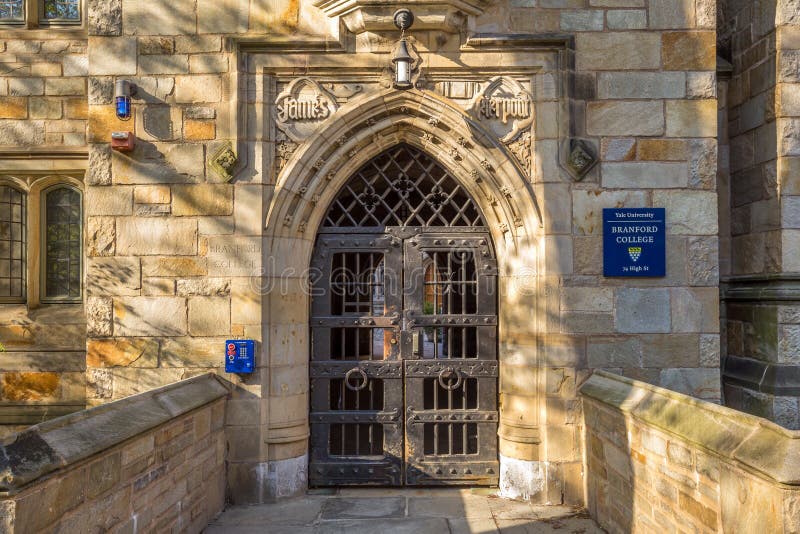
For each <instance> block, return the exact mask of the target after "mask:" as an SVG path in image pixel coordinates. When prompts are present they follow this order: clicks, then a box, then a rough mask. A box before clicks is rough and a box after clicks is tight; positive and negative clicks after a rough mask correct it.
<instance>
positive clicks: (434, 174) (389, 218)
mask: <svg viewBox="0 0 800 534" xmlns="http://www.w3.org/2000/svg"><path fill="white" fill-rule="evenodd" d="M323 226H324V227H326V228H333V227H368V228H376V227H377V228H382V227H386V226H462V227H463V226H485V223H484V221H483V218H482V217H481V214H480V211H479V210H478V207H477V206H476V205H475V202H474V201H473V200H472V198H470V196H469V194H468V193H467V192H466V191H465V190H464V188H463V187H461V185H459V183H458V182H457V181H456V180H455V179H454V178H453V177H452V176H451V175H450V173H449V172H447V170H446V169H444V167H442V166H441V165H440V164H439V163H438V162H436V160H434V159H433V158H431V157H430V156H428V155H427V154H425V153H424V152H422V151H421V150H419V149H417V148H414V147H412V146H410V145H407V144H400V145H397V146H395V147H392V148H391V149H389V150H386V151H385V152H383V153H382V154H380V155H378V156H377V157H375V158H373V159H372V160H370V161H369V162H368V163H366V164H365V165H364V166H362V167H361V168H360V169H359V170H358V171H357V172H356V173H355V174H354V175H353V177H352V178H351V179H350V180H349V181H348V182H347V184H345V185H344V187H343V188H342V190H341V191H339V195H338V196H337V198H336V200H334V202H333V204H332V205H331V207H330V209H329V210H328V213H327V215H326V216H325V220H324V222H323Z"/></svg>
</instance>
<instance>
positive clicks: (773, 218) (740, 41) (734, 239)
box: [719, 1, 800, 428]
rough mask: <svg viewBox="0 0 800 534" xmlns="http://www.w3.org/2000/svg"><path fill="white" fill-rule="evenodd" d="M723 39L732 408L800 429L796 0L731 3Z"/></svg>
mask: <svg viewBox="0 0 800 534" xmlns="http://www.w3.org/2000/svg"><path fill="white" fill-rule="evenodd" d="M722 7H723V9H722V10H721V12H720V13H721V21H720V29H719V39H720V43H721V51H722V54H723V56H725V57H727V59H729V60H730V61H731V63H732V67H733V70H732V73H731V78H730V81H729V82H727V83H726V87H725V91H726V95H727V99H726V100H727V101H726V104H727V109H726V112H725V114H724V115H723V120H725V121H726V126H727V128H726V136H727V139H723V140H722V141H721V142H722V143H724V144H729V146H730V158H729V165H726V166H725V167H724V168H723V167H721V168H720V170H721V172H722V177H721V181H722V182H724V183H725V184H726V189H727V191H726V192H725V193H724V195H723V196H724V197H725V199H726V200H727V203H725V204H722V205H721V206H722V208H721V210H722V212H721V219H722V220H724V221H729V223H728V224H727V225H725V227H724V228H723V232H725V234H726V236H725V237H724V238H723V240H724V241H725V242H726V243H727V242H728V236H729V238H730V244H729V245H726V246H725V247H724V249H723V257H722V260H721V262H722V265H724V269H723V273H722V274H723V278H724V282H725V283H724V284H723V297H724V298H725V301H726V302H725V306H724V307H723V318H722V319H723V324H724V326H725V329H724V331H723V354H724V355H725V356H726V358H725V360H724V365H723V367H724V381H725V391H724V393H725V403H726V404H727V405H729V406H733V407H736V408H738V409H741V410H744V411H747V412H749V413H753V414H756V415H761V416H764V417H768V418H770V419H772V420H774V421H777V422H778V423H780V424H782V425H784V426H786V427H788V428H800V421H798V406H799V405H798V399H800V366H798V364H799V363H800V350H799V349H800V347H798V344H797V343H796V337H797V336H796V332H795V331H796V330H797V323H796V322H795V319H796V317H795V315H796V313H795V309H796V308H797V306H798V304H800V286H798V277H797V272H798V271H799V270H800V263H798V257H800V254H798V251H799V250H800V245H799V244H798V243H800V233H799V232H798V231H797V230H796V229H795V228H797V227H798V225H800V220H798V218H797V216H798V212H797V210H796V209H795V208H796V205H798V198H800V197H798V193H800V185H798V184H800V178H798V174H797V172H796V169H797V163H796V162H797V150H796V149H797V138H798V135H797V133H798V132H797V130H796V128H795V123H796V122H797V116H798V113H800V110H798V109H797V106H796V105H795V103H796V101H797V95H798V94H800V93H798V91H800V83H798V82H800V78H798V76H797V72H796V69H795V68H793V67H792V66H791V65H793V64H796V61H795V58H796V56H797V49H798V48H799V47H800V37H798V36H800V27H798V25H797V23H796V17H797V13H796V12H797V6H796V5H794V4H793V3H792V2H786V1H773V2H727V3H725V4H723V6H722Z"/></svg>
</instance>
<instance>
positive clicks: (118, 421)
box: [0, 373, 228, 493]
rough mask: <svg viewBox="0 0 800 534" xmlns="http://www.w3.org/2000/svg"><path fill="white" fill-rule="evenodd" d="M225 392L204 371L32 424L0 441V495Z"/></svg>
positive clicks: (109, 446) (203, 403)
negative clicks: (143, 391)
mask: <svg viewBox="0 0 800 534" xmlns="http://www.w3.org/2000/svg"><path fill="white" fill-rule="evenodd" d="M227 394H228V389H227V388H226V387H225V386H224V385H223V383H222V381H221V380H220V379H219V378H217V376H216V375H214V374H212V373H207V374H204V375H200V376H196V377H193V378H189V379H187V380H182V381H180V382H176V383H174V384H169V385H167V386H164V387H161V388H157V389H153V390H151V391H147V392H145V393H140V394H138V395H133V396H130V397H126V398H124V399H121V400H118V401H115V402H110V403H108V404H104V405H102V406H97V407H94V408H90V409H88V410H83V411H80V412H77V413H73V414H70V415H65V416H63V417H59V418H56V419H52V420H50V421H46V422H44V423H40V424H38V425H35V426H32V427H30V428H28V429H25V430H23V431H22V432H20V433H18V434H14V435H11V436H9V437H7V438H5V439H3V440H0V491H1V492H7V493H15V492H17V491H19V490H20V489H22V488H23V487H24V486H25V485H27V484H29V483H31V482H33V481H35V480H37V479H38V478H40V477H42V476H44V475H47V474H48V473H51V472H53V471H56V470H57V469H62V468H64V467H67V466H69V465H72V464H75V463H77V462H79V461H81V460H84V459H86V458H89V457H90V456H93V455H95V454H97V453H99V452H102V451H104V450H106V449H109V448H111V447H113V446H115V445H119V444H120V443H122V442H124V441H126V440H128V439H131V438H134V437H136V436H138V435H140V434H142V433H143V432H146V431H148V430H150V429H152V428H155V427H157V426H159V425H162V424H164V423H166V422H168V421H170V420H172V419H174V418H175V417H178V416H180V415H183V414H185V413H188V412H190V411H192V410H195V409H197V408H200V407H201V406H204V405H206V404H208V403H210V402H212V401H215V400H217V399H219V398H221V397H224V396H226V395H227Z"/></svg>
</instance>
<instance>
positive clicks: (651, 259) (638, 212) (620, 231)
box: [603, 208, 667, 277]
mask: <svg viewBox="0 0 800 534" xmlns="http://www.w3.org/2000/svg"><path fill="white" fill-rule="evenodd" d="M665 217H666V213H665V210H664V208H604V209H603V276H649V277H660V276H666V275H667V265H666V264H667V252H666V250H667V240H666V225H665V223H664V221H665Z"/></svg>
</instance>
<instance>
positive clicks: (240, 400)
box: [0, 0, 800, 502]
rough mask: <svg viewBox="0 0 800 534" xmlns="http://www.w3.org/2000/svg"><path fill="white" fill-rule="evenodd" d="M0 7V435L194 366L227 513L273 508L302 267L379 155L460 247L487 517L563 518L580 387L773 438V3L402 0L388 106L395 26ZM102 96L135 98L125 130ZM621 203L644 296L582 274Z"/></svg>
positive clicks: (248, 9) (335, 7)
mask: <svg viewBox="0 0 800 534" xmlns="http://www.w3.org/2000/svg"><path fill="white" fill-rule="evenodd" d="M6 3H7V4H14V5H17V4H18V5H19V6H22V8H20V9H21V10H18V11H12V12H10V13H12V14H15V13H16V14H17V15H18V14H19V13H21V15H18V16H17V15H14V16H11V15H9V16H8V17H7V19H8V21H7V22H8V23H7V24H6V25H4V26H2V27H0V39H1V40H3V41H4V43H5V46H4V48H3V49H2V50H3V52H2V54H0V68H1V69H2V72H0V75H1V76H2V77H0V94H2V95H3V96H0V145H2V146H0V174H1V176H0V187H3V188H5V189H0V209H2V210H5V211H6V212H8V213H10V214H11V215H9V216H7V217H6V216H5V214H4V213H3V212H2V211H0V221H3V223H4V224H6V225H7V226H8V228H9V230H8V231H7V233H6V234H2V235H0V244H3V246H5V247H6V250H8V253H7V254H6V256H3V254H2V252H3V249H0V269H6V271H5V272H4V271H2V270H0V284H6V286H3V285H0V300H3V301H4V303H3V304H0V342H2V343H3V345H4V347H5V352H4V353H2V354H0V370H1V371H0V380H1V381H2V391H1V393H0V394H1V395H2V404H0V406H1V408H0V418H1V421H2V422H3V423H5V424H7V425H27V424H31V423H34V422H36V421H38V420H41V419H42V418H48V417H52V416H55V415H59V414H62V413H67V412H69V411H73V410H76V409H80V408H83V407H84V406H94V405H98V404H102V403H106V402H108V401H111V400H114V399H119V398H122V397H125V396H128V395H131V394H133V393H137V392H141V391H145V390H149V389H152V388H155V387H158V386H162V385H165V384H169V383H172V382H175V381H177V380H179V379H181V378H186V377H190V376H193V375H196V374H201V373H205V372H207V371H209V370H212V371H216V372H218V373H219V374H220V375H222V376H223V377H225V379H226V380H228V381H229V382H230V383H231V384H232V385H233V386H234V387H233V393H232V396H231V399H230V400H229V401H228V403H227V407H228V408H227V414H226V435H227V440H228V446H229V456H228V467H227V468H228V480H229V490H228V491H229V496H230V498H231V499H232V500H233V501H235V502H261V501H264V500H267V499H270V498H275V497H282V496H287V495H291V494H293V493H296V492H298V491H302V490H303V489H304V488H305V487H306V485H307V483H308V463H309V452H310V448H313V447H312V446H311V445H310V442H309V436H310V434H312V433H313V431H312V424H311V422H310V415H309V413H310V408H309V406H310V403H311V399H310V385H311V383H310V379H309V376H310V373H312V372H313V369H312V367H313V365H311V364H310V355H311V353H312V350H313V345H314V343H312V339H311V336H312V326H313V325H311V324H310V317H311V316H312V309H311V306H312V300H313V297H312V293H313V292H311V291H309V284H308V281H309V280H308V278H309V270H308V269H309V266H310V265H311V264H312V262H313V261H314V258H317V257H318V255H317V252H315V246H317V244H318V243H321V241H320V239H321V238H320V237H319V236H320V235H322V234H320V229H321V228H324V227H325V225H326V223H325V221H326V214H327V213H328V210H329V207H330V206H331V205H332V204H333V203H334V202H335V201H336V199H337V198H338V195H339V194H340V191H343V190H345V189H346V187H345V186H346V184H348V183H349V180H350V179H351V177H353V176H354V175H356V174H357V173H358V172H359V171H360V170H361V169H363V168H365V166H367V165H370V164H371V162H374V161H377V158H380V157H381V156H382V155H384V154H387V151H391V150H392V149H393V147H398V146H403V147H409V150H413V151H414V153H421V154H425V155H427V157H428V158H432V160H433V161H435V162H436V163H437V165H438V166H439V167H436V168H441V169H443V170H444V171H446V172H447V173H448V176H450V177H451V178H452V179H453V180H454V182H455V183H457V184H458V185H459V186H460V187H461V188H462V189H463V191H464V192H465V194H466V196H467V197H468V198H469V199H470V201H471V202H474V205H475V206H477V209H478V211H479V212H480V214H481V216H482V221H483V222H482V224H481V226H482V228H485V230H486V232H487V233H488V235H489V236H490V237H489V238H490V240H491V244H490V245H485V244H484V245H482V246H489V247H490V248H491V249H492V251H493V255H494V256H495V257H496V284H497V288H498V291H497V299H496V321H497V322H496V341H495V342H494V349H493V350H495V351H496V356H497V360H498V364H497V366H496V376H497V386H496V388H497V393H496V395H493V398H492V402H493V403H494V406H495V407H496V409H495V413H498V414H499V417H497V418H496V423H497V439H498V443H497V451H496V454H497V456H498V458H499V470H500V472H499V483H500V485H501V487H502V488H503V491H504V493H505V494H507V495H516V496H519V495H522V496H526V497H530V498H532V499H536V500H539V501H541V502H581V501H582V499H583V482H582V473H581V458H582V454H583V450H584V445H583V444H582V443H581V439H580V436H581V432H580V428H579V425H580V420H581V418H580V411H581V406H580V403H579V401H578V397H577V393H576V388H577V386H578V385H580V384H581V383H582V382H583V381H585V379H586V378H587V377H588V376H589V375H590V374H591V372H592V370H594V369H604V370H610V371H612V372H616V373H620V374H623V375H625V376H628V377H631V378H635V379H639V380H643V381H646V382H650V383H653V384H656V385H661V386H664V387H667V388H669V389H672V390H676V391H679V392H683V393H687V394H690V395H693V396H696V397H698V398H701V399H705V400H711V401H714V402H726V403H728V404H730V405H732V406H734V407H737V408H740V409H743V410H746V411H750V412H755V413H758V414H761V415H764V416H767V417H770V418H773V419H775V420H777V421H779V422H780V423H781V424H784V425H785V426H789V427H794V428H797V427H800V421H799V420H798V417H799V416H798V404H797V402H798V401H797V399H798V397H800V389H798V383H799V382H798V379H797V378H798V377H800V341H799V340H800V314H799V313H798V310H800V307H798V305H797V302H796V300H797V299H798V298H800V297H798V296H797V295H796V291H797V290H796V288H795V286H796V278H797V273H798V272H800V266H798V262H799V261H800V249H799V248H798V247H800V230H798V229H796V228H800V219H799V218H798V217H800V209H799V208H798V206H800V203H797V202H795V199H797V198H800V197H798V196H794V195H800V185H798V184H800V181H798V177H797V176H796V173H795V172H794V170H795V169H796V166H797V162H796V161H795V160H796V159H797V157H798V156H800V152H798V150H797V146H798V143H800V135H799V134H798V131H797V124H798V123H797V119H796V118H795V117H797V115H798V113H800V111H798V110H796V109H795V107H796V106H795V100H796V99H795V88H796V87H797V86H796V85H795V82H797V81H798V80H797V76H798V74H797V72H798V61H797V57H798V56H797V49H799V48H800V44H798V43H800V40H798V38H797V35H800V34H798V19H800V12H798V8H797V6H796V4H795V3H794V2H791V1H789V0H771V1H769V0H763V1H762V0H759V1H756V2H751V1H747V2H744V1H738V0H728V1H727V2H719V3H716V2H714V1H713V0H493V1H490V0H463V1H455V0H431V1H424V2H414V3H410V4H409V5H405V4H404V6H405V7H410V9H411V10H412V12H413V13H414V15H415V22H414V25H413V26H412V27H411V28H410V29H409V30H408V31H406V32H405V36H406V37H407V40H408V44H409V49H410V50H411V55H412V56H413V61H414V65H415V70H414V87H413V88H410V89H405V90H403V89H397V88H395V87H394V86H393V83H392V78H393V76H394V72H393V67H392V65H393V63H392V59H393V57H395V55H396V53H397V43H398V40H399V39H400V32H399V30H397V28H395V26H394V24H393V14H394V12H395V10H396V9H397V8H398V7H402V6H400V5H399V4H398V5H386V4H384V3H381V2H372V1H369V0H357V1H355V2H340V1H337V0H316V1H313V2H312V1H307V0H277V1H266V0H253V1H241V0H225V1H220V0H216V1H209V0H178V1H176V2H172V3H170V4H169V5H161V4H158V3H152V2H140V1H136V0H87V1H86V2H84V3H78V4H75V5H76V6H77V10H76V11H69V12H63V13H62V12H57V13H56V15H58V16H50V11H48V9H50V8H49V7H48V6H49V4H50V2H48V1H45V2H43V3H41V5H39V4H37V0H20V1H19V2H6ZM23 8H24V9H23ZM0 9H5V8H4V7H2V8H0ZM42 13H44V15H43V16H42V15H41V14H42ZM15 17H16V18H15ZM0 22H5V21H0ZM718 42H719V43H720V46H719V48H718ZM119 80H127V81H130V82H132V83H133V84H135V85H136V87H137V91H136V93H135V94H134V95H133V96H132V103H133V114H132V117H131V118H130V119H129V120H126V121H122V120H119V119H118V118H117V115H116V113H115V106H114V97H115V92H114V91H115V82H116V81H119ZM504 99H505V100H504ZM512 100H513V101H515V102H518V104H514V105H518V106H519V107H518V108H514V109H515V110H516V111H513V110H512V111H509V112H508V115H507V116H503V117H500V116H499V115H500V113H499V112H487V111H486V109H485V108H482V107H481V106H482V104H481V102H482V101H486V102H489V103H490V104H491V103H492V102H495V103H496V104H497V105H498V106H501V105H506V104H503V102H504V101H505V102H509V101H512ZM304 105H305V107H303V106H304ZM492 105H494V104H492ZM508 105H509V106H511V104H508ZM292 106H295V107H294V108H292V109H294V111H290V110H289V108H291V107H292ZM494 109H499V108H494ZM509 109H511V108H509ZM112 132H131V133H133V134H134V136H135V139H136V145H135V149H134V150H133V151H132V152H122V151H118V150H112V148H111V136H112ZM3 195H5V196H3ZM426 198H427V197H426ZM20 199H22V200H20ZM642 207H654V208H665V209H666V217H667V218H666V224H667V226H666V232H667V237H666V250H667V261H666V276H665V277H658V278H637V279H632V278H615V277H605V276H603V236H602V233H603V226H602V220H601V215H602V209H603V208H642ZM75 213H77V214H78V216H77V219H75V217H74V214H75ZM70 217H72V218H70ZM76 225H77V226H76ZM76 228H77V229H76ZM4 231H5V230H4ZM14 232H17V233H14ZM59 232H61V233H59ZM64 232H66V235H64ZM76 232H77V233H76ZM12 234H13V235H12ZM5 236H8V237H5ZM15 236H16V237H15ZM76 236H77V237H76ZM395 237H396V236H395ZM3 240H5V241H3ZM6 243H7V245H6ZM14 247H16V248H14ZM15 250H16V251H17V252H16V256H15V255H14V254H15V252H14V251H15ZM487 254H488V253H487ZM3 258H5V259H3ZM3 262H5V263H3ZM793 273H794V274H793ZM76 277H77V278H76ZM721 277H722V278H721ZM721 279H722V280H723V282H721ZM75 280H78V283H77V286H76V285H75ZM5 287H7V288H8V289H7V290H5V293H3V291H4V288H5ZM14 288H16V293H15V292H14ZM76 291H77V293H76ZM721 296H722V299H724V300H721ZM721 311H722V315H721V313H720V312H721ZM721 317H722V319H723V322H722V330H721ZM721 331H722V333H723V335H721ZM409 335H410V332H409ZM232 338H247V339H253V340H255V341H256V346H257V353H256V371H255V372H254V373H252V374H247V375H237V374H230V373H225V372H224V357H225V341H226V340H227V339H232ZM414 339H416V338H414ZM392 340H394V341H396V339H395V338H392ZM364 376H365V378H364V380H365V382H364V383H366V374H365V375H364ZM767 377H774V378H773V379H770V380H771V381H770V380H768V379H767ZM440 380H441V376H440ZM723 384H724V388H723ZM395 408H399V409H400V411H401V412H402V409H403V406H402V405H400V406H395ZM387 409H388V407H387ZM9 428H15V427H12V426H9ZM311 452H312V453H313V451H311Z"/></svg>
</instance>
